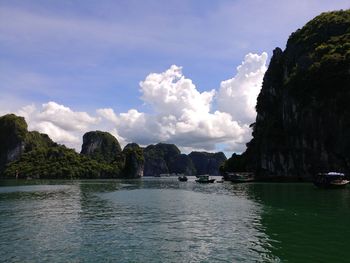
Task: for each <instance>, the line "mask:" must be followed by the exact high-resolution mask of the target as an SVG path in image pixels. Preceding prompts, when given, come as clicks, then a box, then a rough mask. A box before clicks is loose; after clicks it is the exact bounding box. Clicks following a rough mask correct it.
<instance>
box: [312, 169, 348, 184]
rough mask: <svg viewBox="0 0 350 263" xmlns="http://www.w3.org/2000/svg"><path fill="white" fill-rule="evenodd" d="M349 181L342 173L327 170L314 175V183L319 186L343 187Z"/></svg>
mask: <svg viewBox="0 0 350 263" xmlns="http://www.w3.org/2000/svg"><path fill="white" fill-rule="evenodd" d="M348 183H349V180H346V178H345V174H344V173H338V172H328V173H318V174H317V175H316V176H315V177H314V184H315V185H316V186H317V187H321V188H343V187H345V186H346V185H347V184H348Z"/></svg>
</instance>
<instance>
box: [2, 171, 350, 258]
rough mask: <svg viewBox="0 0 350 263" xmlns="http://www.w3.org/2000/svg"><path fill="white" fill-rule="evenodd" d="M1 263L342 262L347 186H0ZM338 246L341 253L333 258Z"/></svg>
mask: <svg viewBox="0 0 350 263" xmlns="http://www.w3.org/2000/svg"><path fill="white" fill-rule="evenodd" d="M0 185H1V187H0V235H1V237H2V238H1V240H0V258H1V260H2V261H4V262H9V261H10V262H11V261H12V262H23V261H31V262H43V261H46V262H66V261H73V262H76V261H83V262H97V261H114V262H279V261H283V262H286V261H290V262H307V261H311V260H312V259H318V260H316V261H320V262H323V261H322V260H321V259H324V262H341V260H342V259H344V262H345V259H347V258H350V255H348V254H347V253H348V252H347V251H346V246H347V237H348V236H349V234H350V233H349V230H348V228H347V225H348V222H350V221H349V219H350V214H349V212H348V211H349V204H350V202H349V201H350V200H349V198H350V195H349V190H347V189H344V190H343V191H342V190H341V191H321V190H316V189H314V188H313V186H311V185H310V184H241V185H234V184H230V183H223V184H210V185H201V184H196V183H195V182H194V178H191V180H190V181H189V182H187V183H183V182H178V181H177V179H176V178H165V179H164V178H145V179H142V180H110V181H109V180H98V181H54V182H52V181H31V182H27V181H24V182H21V181H18V182H16V181H5V182H0ZM341 250H344V251H342V255H346V257H342V256H339V253H340V252H341Z"/></svg>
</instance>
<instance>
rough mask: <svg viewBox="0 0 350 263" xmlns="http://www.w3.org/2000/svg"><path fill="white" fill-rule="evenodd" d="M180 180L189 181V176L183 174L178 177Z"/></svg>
mask: <svg viewBox="0 0 350 263" xmlns="http://www.w3.org/2000/svg"><path fill="white" fill-rule="evenodd" d="M177 179H178V180H179V181H180V182H187V180H188V178H187V176H186V175H181V176H179V177H178V178H177Z"/></svg>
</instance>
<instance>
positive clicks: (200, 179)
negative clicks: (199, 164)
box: [196, 175, 215, 184]
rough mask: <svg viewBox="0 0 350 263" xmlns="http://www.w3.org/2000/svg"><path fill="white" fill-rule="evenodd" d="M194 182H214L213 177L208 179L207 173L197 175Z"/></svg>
mask: <svg viewBox="0 0 350 263" xmlns="http://www.w3.org/2000/svg"><path fill="white" fill-rule="evenodd" d="M196 182H197V183H201V184H209V183H214V182H215V179H210V178H209V175H199V176H198V179H197V180H196Z"/></svg>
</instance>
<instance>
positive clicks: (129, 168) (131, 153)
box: [123, 143, 145, 178]
mask: <svg viewBox="0 0 350 263" xmlns="http://www.w3.org/2000/svg"><path fill="white" fill-rule="evenodd" d="M123 155H124V158H125V164H124V168H123V176H124V177H127V178H139V177H142V176H143V170H144V164H145V159H144V157H143V149H142V148H141V147H140V146H139V145H137V144H136V143H129V144H128V145H126V146H125V148H124V149H123Z"/></svg>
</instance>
